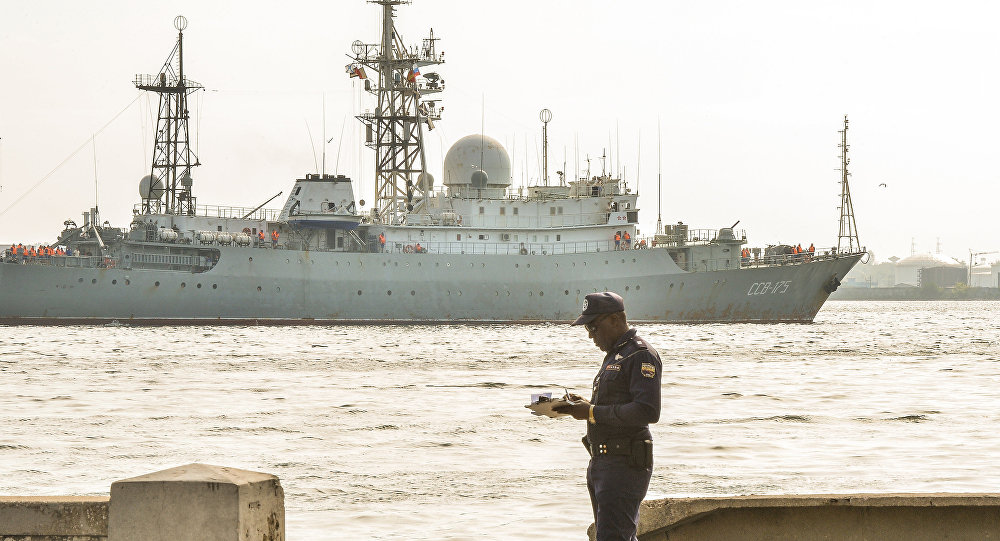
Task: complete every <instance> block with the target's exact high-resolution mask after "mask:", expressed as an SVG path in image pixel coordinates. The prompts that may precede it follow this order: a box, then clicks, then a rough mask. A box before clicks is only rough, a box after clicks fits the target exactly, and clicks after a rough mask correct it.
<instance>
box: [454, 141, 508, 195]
mask: <svg viewBox="0 0 1000 541" xmlns="http://www.w3.org/2000/svg"><path fill="white" fill-rule="evenodd" d="M480 167H481V168H482V170H483V171H484V172H486V176H487V178H488V179H489V186H497V187H499V186H510V156H509V155H508V154H507V150H506V149H505V148H504V147H503V145H501V144H500V141H497V140H496V139H494V138H492V137H487V136H484V135H466V136H465V137H463V138H461V139H459V140H458V141H456V142H455V144H454V145H451V148H449V149H448V154H446V155H445V157H444V185H445V186H460V185H463V184H466V185H467V184H472V183H473V180H472V175H473V173H475V172H476V171H478V170H479V169H480ZM476 180H480V179H479V178H478V177H477V179H476Z"/></svg>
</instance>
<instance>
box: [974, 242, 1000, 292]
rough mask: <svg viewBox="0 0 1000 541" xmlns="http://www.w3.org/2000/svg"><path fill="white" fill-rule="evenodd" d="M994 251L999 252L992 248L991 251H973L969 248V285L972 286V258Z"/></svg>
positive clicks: (993, 252) (994, 252)
mask: <svg viewBox="0 0 1000 541" xmlns="http://www.w3.org/2000/svg"><path fill="white" fill-rule="evenodd" d="M996 253H1000V252H998V251H996V250H993V251H992V252H973V251H972V250H971V249H970V250H969V283H968V286H969V287H972V263H973V260H974V259H975V258H977V257H979V256H981V255H990V254H996Z"/></svg>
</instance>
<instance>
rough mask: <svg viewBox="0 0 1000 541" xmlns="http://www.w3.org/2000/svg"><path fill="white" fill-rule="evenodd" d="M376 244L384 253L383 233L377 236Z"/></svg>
mask: <svg viewBox="0 0 1000 541" xmlns="http://www.w3.org/2000/svg"><path fill="white" fill-rule="evenodd" d="M378 244H379V247H380V248H381V249H382V251H383V252H384V251H385V233H379V234H378Z"/></svg>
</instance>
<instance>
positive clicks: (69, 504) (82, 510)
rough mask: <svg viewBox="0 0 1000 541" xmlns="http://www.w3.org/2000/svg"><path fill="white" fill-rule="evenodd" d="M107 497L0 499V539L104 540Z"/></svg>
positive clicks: (106, 527) (106, 529) (12, 497)
mask: <svg viewBox="0 0 1000 541" xmlns="http://www.w3.org/2000/svg"><path fill="white" fill-rule="evenodd" d="M107 533H108V497H107V496H30V497H22V496H0V539H3V540H6V539H11V538H13V539H33V540H40V539H63V538H65V539H76V540H80V541H83V540H87V541H90V540H98V539H105V536H107Z"/></svg>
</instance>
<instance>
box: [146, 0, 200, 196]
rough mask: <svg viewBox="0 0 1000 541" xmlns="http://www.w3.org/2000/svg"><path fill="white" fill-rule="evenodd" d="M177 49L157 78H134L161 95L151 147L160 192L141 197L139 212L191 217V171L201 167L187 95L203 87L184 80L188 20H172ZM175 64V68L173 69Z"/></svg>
mask: <svg viewBox="0 0 1000 541" xmlns="http://www.w3.org/2000/svg"><path fill="white" fill-rule="evenodd" d="M174 28H176V29H177V45H175V46H174V50H173V51H171V52H170V56H168V57H167V61H166V62H165V63H164V64H163V67H162V68H160V72H159V73H158V74H157V75H136V76H135V86H136V88H138V89H140V90H147V91H149V92H156V93H157V94H159V95H160V113H159V116H158V117H157V120H156V145H155V146H154V147H153V166H152V171H151V173H150V175H151V177H152V182H151V185H152V186H160V187H162V188H163V189H162V190H159V189H154V190H148V191H147V193H145V194H143V199H142V211H143V212H145V213H149V212H157V213H159V212H166V213H167V214H194V213H195V206H196V202H197V200H196V199H195V197H194V195H192V193H191V185H192V182H191V168H192V167H195V166H198V165H201V163H199V162H198V157H197V156H195V155H194V152H193V151H192V150H191V145H190V143H191V140H190V133H189V131H188V100H187V96H188V94H191V93H193V92H195V91H197V90H199V89H201V88H204V87H202V86H201V85H200V84H198V83H196V82H194V81H191V80H189V79H187V78H186V77H184V29H185V28H187V19H186V18H184V16H182V15H178V16H177V17H175V18H174ZM175 64H176V68H175Z"/></svg>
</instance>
